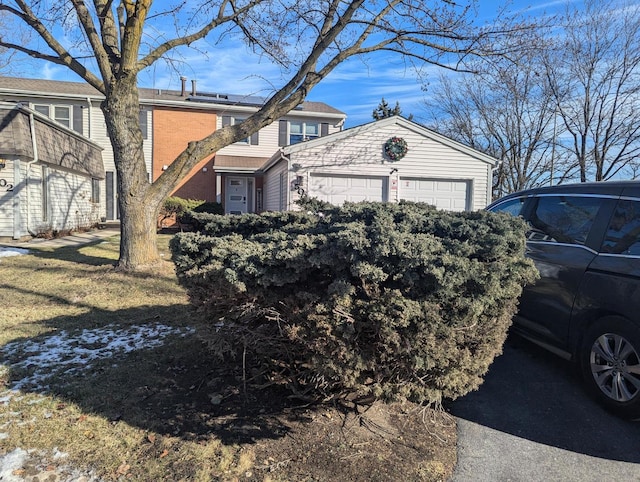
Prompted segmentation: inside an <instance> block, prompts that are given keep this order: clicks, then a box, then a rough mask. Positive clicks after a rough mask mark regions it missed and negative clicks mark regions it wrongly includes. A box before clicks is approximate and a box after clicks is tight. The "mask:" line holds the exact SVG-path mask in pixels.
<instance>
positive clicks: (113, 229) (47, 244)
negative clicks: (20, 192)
mask: <svg viewBox="0 0 640 482" xmlns="http://www.w3.org/2000/svg"><path fill="white" fill-rule="evenodd" d="M118 234H120V226H119V225H107V226H106V227H105V228H101V229H92V230H91V231H87V232H82V233H72V234H70V235H69V236H62V237H60V238H53V239H44V238H33V239H30V240H27V241H20V242H18V241H5V242H0V249H2V248H3V247H5V248H21V249H31V248H33V249H40V248H62V247H68V246H80V245H82V244H88V243H92V242H96V241H101V240H102V239H104V238H110V237H111V236H117V235H118Z"/></svg>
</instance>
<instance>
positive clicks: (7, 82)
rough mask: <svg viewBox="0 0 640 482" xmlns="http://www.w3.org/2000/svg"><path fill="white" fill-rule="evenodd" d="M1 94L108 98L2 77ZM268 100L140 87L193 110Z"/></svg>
mask: <svg viewBox="0 0 640 482" xmlns="http://www.w3.org/2000/svg"><path fill="white" fill-rule="evenodd" d="M0 92H2V93H5V94H14V95H20V96H26V95H30V96H42V97H62V98H75V99H82V100H86V99H87V98H88V97H90V98H92V99H103V98H104V95H102V93H101V92H99V91H98V90H96V89H95V88H93V87H92V86H91V85H89V84H87V83H86V82H67V81H60V80H44V79H29V78H23V77H3V76H0ZM266 101H267V98H265V97H258V96H251V95H237V94H223V93H216V92H202V91H196V92H195V95H193V94H192V91H190V90H185V91H184V95H183V91H182V90H163V89H150V88H145V87H140V103H141V104H154V103H157V104H163V103H166V104H171V105H176V103H178V104H181V105H182V106H189V107H191V108H194V107H200V108H211V107H214V106H219V107H222V106H224V107H225V108H228V107H230V106H245V107H254V108H256V109H258V108H260V107H261V106H262V105H263V104H264V103H265V102H266ZM293 112H303V113H305V114H306V113H319V114H326V115H329V116H336V117H345V114H344V112H341V111H339V110H338V109H335V108H333V107H331V106H330V105H328V104H325V103H324V102H312V101H305V102H303V103H302V104H300V105H299V106H298V107H297V108H296V109H294V110H293V111H292V113H293Z"/></svg>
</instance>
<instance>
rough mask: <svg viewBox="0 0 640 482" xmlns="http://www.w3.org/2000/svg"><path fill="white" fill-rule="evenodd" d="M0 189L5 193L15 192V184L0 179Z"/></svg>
mask: <svg viewBox="0 0 640 482" xmlns="http://www.w3.org/2000/svg"><path fill="white" fill-rule="evenodd" d="M0 189H4V190H5V191H13V184H11V183H10V182H7V180H6V179H0Z"/></svg>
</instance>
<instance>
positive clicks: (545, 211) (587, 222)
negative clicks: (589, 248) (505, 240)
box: [529, 196, 602, 245]
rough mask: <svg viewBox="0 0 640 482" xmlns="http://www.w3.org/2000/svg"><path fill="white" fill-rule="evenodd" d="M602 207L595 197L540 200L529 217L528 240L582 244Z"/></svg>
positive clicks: (560, 197)
mask: <svg viewBox="0 0 640 482" xmlns="http://www.w3.org/2000/svg"><path fill="white" fill-rule="evenodd" d="M601 204H602V200H601V199H598V198H594V197H572V196H544V197H539V198H538V199H537V203H536V207H535V210H534V212H533V213H532V214H531V219H530V224H531V227H532V231H531V232H530V233H529V239H530V240H532V241H549V242H554V241H555V242H558V243H565V244H581V245H583V244H585V241H586V240H587V236H588V235H589V231H590V230H591V225H592V224H593V220H594V219H595V217H596V214H598V210H599V209H600V205H601Z"/></svg>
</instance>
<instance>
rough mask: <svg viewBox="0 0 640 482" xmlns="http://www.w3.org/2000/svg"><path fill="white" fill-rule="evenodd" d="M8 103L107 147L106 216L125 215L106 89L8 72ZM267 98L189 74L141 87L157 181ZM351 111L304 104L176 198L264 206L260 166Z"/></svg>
mask: <svg viewBox="0 0 640 482" xmlns="http://www.w3.org/2000/svg"><path fill="white" fill-rule="evenodd" d="M0 100H1V101H5V102H21V103H23V104H24V105H27V106H28V107H30V108H32V109H33V110H35V111H37V112H39V113H41V114H44V115H46V116H48V117H50V118H51V119H53V120H55V121H57V122H58V123H60V124H62V125H63V126H65V127H67V128H70V129H73V130H74V131H76V132H78V133H80V134H82V135H83V136H84V137H86V138H88V139H90V140H91V141H93V142H94V143H96V144H97V145H99V146H101V147H103V148H104V151H103V153H102V157H103V161H104V168H105V178H104V181H101V182H102V183H103V186H102V187H103V189H101V190H100V204H101V210H102V216H101V217H103V218H106V219H107V220H114V219H118V212H117V197H116V196H117V192H116V185H117V184H116V181H117V180H116V170H115V165H114V161H113V151H112V149H111V144H110V142H109V138H108V135H107V131H106V124H105V121H104V117H103V115H102V111H101V110H100V103H101V101H102V100H103V96H102V94H100V93H99V92H98V91H96V90H95V89H94V88H93V87H91V86H90V85H88V84H86V83H83V82H60V81H52V80H39V79H25V78H16V77H0ZM265 100H266V99H263V98H260V97H254V96H239V95H232V94H224V93H215V92H202V91H199V90H198V89H197V88H196V82H195V81H192V82H191V83H190V85H189V88H187V79H185V78H182V79H181V86H180V88H179V89H176V90H161V89H146V88H143V89H140V125H141V128H142V133H143V137H144V146H143V148H144V154H145V160H146V165H147V172H148V173H149V179H150V180H151V181H152V180H155V179H157V177H158V176H159V175H160V174H161V173H162V171H163V170H164V169H166V168H167V166H168V165H169V164H170V163H171V161H172V160H173V159H174V158H175V157H176V156H177V155H178V154H179V153H180V152H181V151H182V150H183V149H184V148H185V147H186V145H187V142H188V141H191V140H194V139H200V138H202V137H204V136H206V135H208V134H210V133H211V132H213V131H214V130H215V129H219V128H221V127H222V126H224V125H226V124H233V123H236V122H240V121H241V120H242V119H244V118H246V117H248V116H249V115H251V114H252V113H253V112H256V111H257V110H258V109H259V108H260V107H261V106H262V104H263V103H264V101H265ZM345 118H346V115H345V114H344V113H342V112H340V111H338V110H337V109H334V108H332V107H330V106H329V105H327V104H324V103H321V102H304V103H302V104H301V105H300V106H298V107H297V108H296V109H294V110H293V111H292V112H290V114H289V115H287V116H285V117H284V118H282V119H279V121H277V122H275V123H273V124H271V125H269V126H267V127H265V128H263V129H261V130H260V131H259V132H257V133H255V134H254V135H252V136H251V137H250V138H247V139H245V140H243V141H240V142H237V143H235V144H233V145H230V146H227V147H225V148H223V149H221V150H220V151H218V152H217V153H215V154H214V155H212V156H211V157H210V158H207V159H204V160H203V161H201V162H200V163H199V164H198V165H197V166H196V167H194V169H193V170H192V171H191V172H190V174H189V175H188V176H187V177H186V178H185V179H184V180H183V181H182V182H181V184H180V185H179V186H178V187H177V188H176V190H175V193H174V194H175V195H177V196H180V197H183V198H190V199H203V200H206V201H217V202H220V203H222V204H223V206H224V207H225V212H227V213H245V212H256V211H261V210H263V205H264V201H263V195H262V176H261V171H260V168H261V166H263V165H264V164H265V163H266V161H268V160H269V159H270V158H271V157H272V156H273V154H274V152H276V151H278V149H279V148H280V147H282V146H285V145H289V144H295V143H298V142H301V141H303V140H310V139H315V138H317V137H321V136H326V135H329V134H332V133H335V132H339V131H341V130H342V127H343V124H344V121H345Z"/></svg>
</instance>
